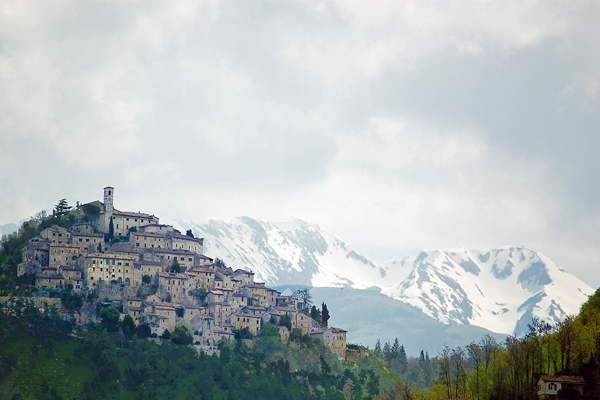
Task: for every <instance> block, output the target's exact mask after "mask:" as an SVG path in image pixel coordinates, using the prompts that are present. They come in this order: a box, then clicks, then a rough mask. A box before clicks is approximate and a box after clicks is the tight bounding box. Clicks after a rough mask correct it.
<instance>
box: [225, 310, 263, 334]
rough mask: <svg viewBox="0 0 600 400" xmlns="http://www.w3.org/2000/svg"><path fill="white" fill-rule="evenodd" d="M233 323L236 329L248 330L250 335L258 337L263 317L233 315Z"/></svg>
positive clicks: (242, 314)
mask: <svg viewBox="0 0 600 400" xmlns="http://www.w3.org/2000/svg"><path fill="white" fill-rule="evenodd" d="M231 319H232V321H231V323H232V324H233V326H234V327H235V329H238V330H240V329H243V328H248V330H249V331H250V333H252V334H253V335H258V333H259V332H260V328H261V326H262V315H252V314H244V313H234V314H233V315H232V318H231Z"/></svg>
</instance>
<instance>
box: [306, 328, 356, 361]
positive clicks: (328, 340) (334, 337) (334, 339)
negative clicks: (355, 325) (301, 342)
mask: <svg viewBox="0 0 600 400" xmlns="http://www.w3.org/2000/svg"><path fill="white" fill-rule="evenodd" d="M346 332H347V331H345V330H343V329H340V328H322V329H318V330H315V331H312V332H311V333H310V334H311V336H316V337H319V338H321V339H322V340H323V343H325V345H326V346H327V347H329V348H330V349H331V351H332V352H334V353H335V354H336V355H337V356H338V358H339V359H340V360H344V359H345V358H346Z"/></svg>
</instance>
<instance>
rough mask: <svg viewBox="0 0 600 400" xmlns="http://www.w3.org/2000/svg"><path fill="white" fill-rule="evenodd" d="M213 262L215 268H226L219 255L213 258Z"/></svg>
mask: <svg viewBox="0 0 600 400" xmlns="http://www.w3.org/2000/svg"><path fill="white" fill-rule="evenodd" d="M214 264H215V266H216V267H217V268H227V264H225V261H223V260H221V259H220V258H219V257H217V258H215V261H214Z"/></svg>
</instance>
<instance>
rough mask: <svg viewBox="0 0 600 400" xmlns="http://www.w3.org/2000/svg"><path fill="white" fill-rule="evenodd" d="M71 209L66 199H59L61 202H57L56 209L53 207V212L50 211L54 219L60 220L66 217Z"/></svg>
mask: <svg viewBox="0 0 600 400" xmlns="http://www.w3.org/2000/svg"><path fill="white" fill-rule="evenodd" d="M72 208H73V207H72V206H70V205H69V203H68V202H67V199H61V200H59V202H58V204H57V205H56V207H54V210H53V211H52V213H53V216H54V217H55V218H57V219H59V220H60V219H61V218H63V217H64V216H65V215H67V214H68V213H69V211H70V210H71V209H72Z"/></svg>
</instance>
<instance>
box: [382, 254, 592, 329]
mask: <svg viewBox="0 0 600 400" xmlns="http://www.w3.org/2000/svg"><path fill="white" fill-rule="evenodd" d="M384 293H385V294H387V295H388V296H390V297H392V298H395V299H397V300H400V301H403V302H405V303H408V304H411V305H413V306H415V307H418V308H420V309H421V310H423V312H425V314H427V315H429V316H431V317H433V318H435V319H437V320H438V321H441V322H443V323H446V324H452V325H454V324H471V325H477V326H483V327H485V328H487V329H489V330H491V331H494V332H507V333H510V332H514V333H515V334H521V333H523V332H526V331H527V324H528V323H530V322H531V320H532V318H533V317H534V316H537V317H539V318H541V319H545V320H546V321H548V322H550V323H552V324H554V323H556V322H559V321H561V320H562V319H564V318H565V317H566V316H567V315H568V314H574V313H577V312H578V310H579V307H580V306H581V304H582V303H583V302H584V301H585V300H587V296H588V295H590V294H592V293H593V290H592V288H590V287H589V286H588V285H586V284H585V283H583V282H582V281H580V280H579V279H577V278H576V277H574V276H573V275H571V274H569V273H568V272H567V271H565V270H564V269H562V268H560V267H559V266H558V265H556V263H554V262H553V261H552V260H551V259H549V258H548V257H546V256H544V255H543V254H540V253H536V252H535V251H532V250H529V249H526V248H524V247H504V248H499V249H491V250H479V251H469V250H463V249H460V250H446V251H439V250H435V251H423V252H421V254H420V255H419V256H418V257H417V259H416V260H415V261H414V262H413V264H412V271H411V272H410V274H409V275H408V276H407V277H406V278H405V279H404V280H403V281H402V282H400V283H398V284H396V285H394V286H392V287H388V288H386V289H385V290H384Z"/></svg>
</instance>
